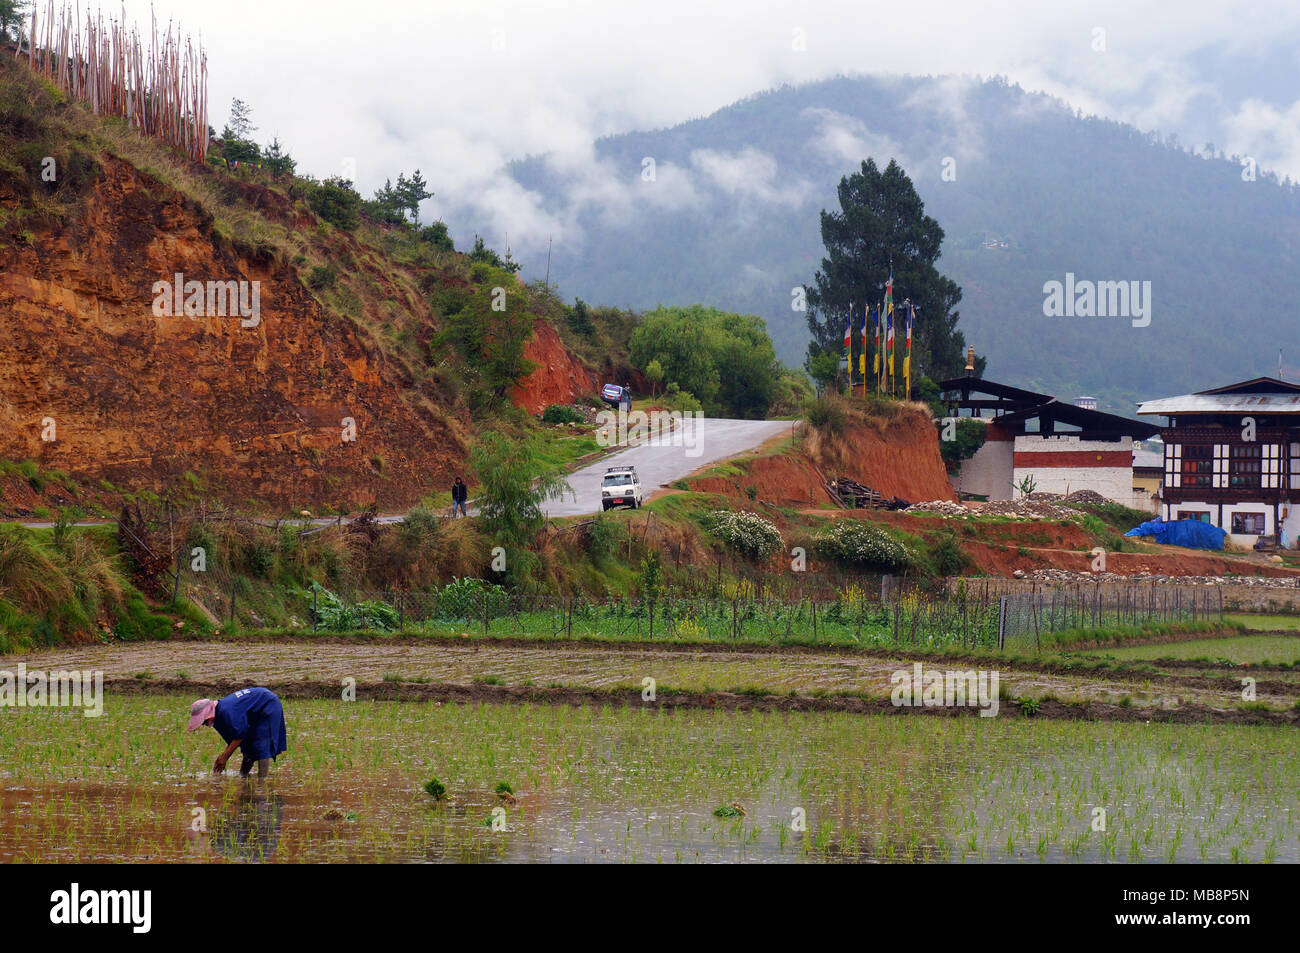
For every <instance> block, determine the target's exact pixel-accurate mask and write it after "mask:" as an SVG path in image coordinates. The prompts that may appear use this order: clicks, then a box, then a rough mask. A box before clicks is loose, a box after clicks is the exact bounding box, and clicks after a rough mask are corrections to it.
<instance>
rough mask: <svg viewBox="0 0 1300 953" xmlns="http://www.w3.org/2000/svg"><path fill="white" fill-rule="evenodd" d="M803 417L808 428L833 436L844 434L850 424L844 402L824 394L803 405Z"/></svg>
mask: <svg viewBox="0 0 1300 953" xmlns="http://www.w3.org/2000/svg"><path fill="white" fill-rule="evenodd" d="M803 415H804V419H806V420H807V421H808V426H810V427H812V428H813V429H814V430H820V431H822V432H823V433H826V434H830V435H831V436H836V435H838V434H840V433H842V432H843V431H844V425H845V424H846V423H847V422H848V413H847V412H846V411H845V410H844V402H843V401H842V400H840V399H839V398H838V397H835V396H834V395H832V394H823V395H822V396H820V397H814V398H813V399H812V400H810V401H807V402H806V403H805V404H804V405H803Z"/></svg>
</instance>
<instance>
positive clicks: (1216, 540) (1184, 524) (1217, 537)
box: [1124, 520, 1228, 549]
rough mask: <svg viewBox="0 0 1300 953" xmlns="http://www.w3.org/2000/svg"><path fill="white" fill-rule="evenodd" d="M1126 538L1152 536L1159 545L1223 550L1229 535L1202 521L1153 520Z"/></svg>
mask: <svg viewBox="0 0 1300 953" xmlns="http://www.w3.org/2000/svg"><path fill="white" fill-rule="evenodd" d="M1124 535H1125V536H1150V537H1152V538H1153V539H1154V540H1155V542H1157V543H1168V544H1169V545H1171V546H1187V547H1188V548H1190V549H1222V548H1223V538H1224V537H1225V536H1227V535H1228V534H1227V533H1225V532H1224V531H1223V530H1221V529H1219V527H1217V526H1211V525H1210V524H1209V523H1203V522H1201V521H1200V520H1175V521H1174V522H1172V523H1166V522H1165V521H1164V520H1151V521H1149V522H1146V523H1143V524H1142V525H1141V526H1137V527H1134V528H1133V529H1131V530H1129V531H1128V532H1127V533H1125V534H1124Z"/></svg>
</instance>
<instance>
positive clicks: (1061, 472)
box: [1011, 434, 1133, 506]
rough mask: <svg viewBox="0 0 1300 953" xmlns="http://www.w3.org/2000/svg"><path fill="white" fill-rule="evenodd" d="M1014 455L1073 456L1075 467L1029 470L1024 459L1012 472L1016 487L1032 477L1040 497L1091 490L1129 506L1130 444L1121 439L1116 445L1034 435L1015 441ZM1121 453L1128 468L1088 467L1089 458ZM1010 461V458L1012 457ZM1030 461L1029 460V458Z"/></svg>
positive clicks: (1050, 467)
mask: <svg viewBox="0 0 1300 953" xmlns="http://www.w3.org/2000/svg"><path fill="white" fill-rule="evenodd" d="M1013 453H1014V454H1022V455H1032V454H1035V453H1071V454H1074V453H1077V454H1078V455H1079V461H1080V462H1079V465H1078V466H1064V467H1063V466H1059V465H1054V466H1037V467H1036V466H1033V465H1032V462H1031V463H1030V464H1029V465H1026V463H1025V462H1024V456H1022V457H1021V461H1022V462H1021V464H1020V465H1019V466H1016V467H1014V468H1013V471H1012V477H1011V479H1012V481H1013V482H1014V483H1020V482H1021V481H1022V480H1023V479H1024V478H1025V477H1026V476H1032V477H1033V478H1034V482H1035V483H1036V484H1037V486H1036V487H1035V489H1036V490H1037V491H1039V492H1044V493H1062V494H1065V493H1073V492H1075V491H1076V490H1092V491H1093V492H1095V493H1100V494H1101V495H1102V496H1104V497H1105V498H1106V499H1108V500H1113V501H1114V502H1116V503H1122V504H1123V505H1125V506H1130V505H1132V503H1133V464H1132V459H1133V440H1132V438H1130V437H1124V438H1123V439H1121V440H1117V441H1104V440H1080V439H1079V438H1078V437H1070V436H1057V437H1041V436H1037V435H1034V434H1026V435H1025V436H1021V437H1016V439H1015V443H1014V450H1013ZM1100 453H1106V454H1114V453H1123V454H1124V455H1125V459H1127V460H1129V461H1130V462H1129V465H1128V466H1119V467H1109V466H1089V465H1088V460H1089V454H1091V455H1093V457H1094V458H1095V456H1096V454H1100ZM1013 459H1014V457H1013ZM1030 461H1032V456H1030Z"/></svg>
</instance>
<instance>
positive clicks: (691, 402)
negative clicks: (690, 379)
mask: <svg viewBox="0 0 1300 953" xmlns="http://www.w3.org/2000/svg"><path fill="white" fill-rule="evenodd" d="M659 402H660V403H661V404H663V405H664V406H665V407H667V408H668V409H669V410H680V411H681V412H682V413H688V412H689V413H699V412H701V411H702V410H703V409H704V405H703V404H701V403H700V402H699V401H698V400H696V399H695V395H694V394H692V393H691V392H690V391H684V390H682V389H681V388H679V387H678V386H677V385H676V384H669V385H668V389H667V390H666V391H665V392H664V395H663V397H661V398H660V400H659Z"/></svg>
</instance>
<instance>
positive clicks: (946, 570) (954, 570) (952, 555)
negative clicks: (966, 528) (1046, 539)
mask: <svg viewBox="0 0 1300 953" xmlns="http://www.w3.org/2000/svg"><path fill="white" fill-rule="evenodd" d="M1021 548H1022V549H1023V548H1024V547H1021ZM930 562H931V563H932V564H933V566H934V571H935V572H936V573H938V574H939V575H940V576H957V575H960V574H961V572H962V570H964V569H965V568H966V567H967V566H969V565H970V562H971V559H970V556H969V555H968V554H967V552H966V550H964V549H962V548H961V543H959V542H958V541H957V535H956V534H955V533H943V534H941V535H940V536H939V537H938V538H937V539H936V540H935V541H934V543H933V544H931V546H930Z"/></svg>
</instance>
